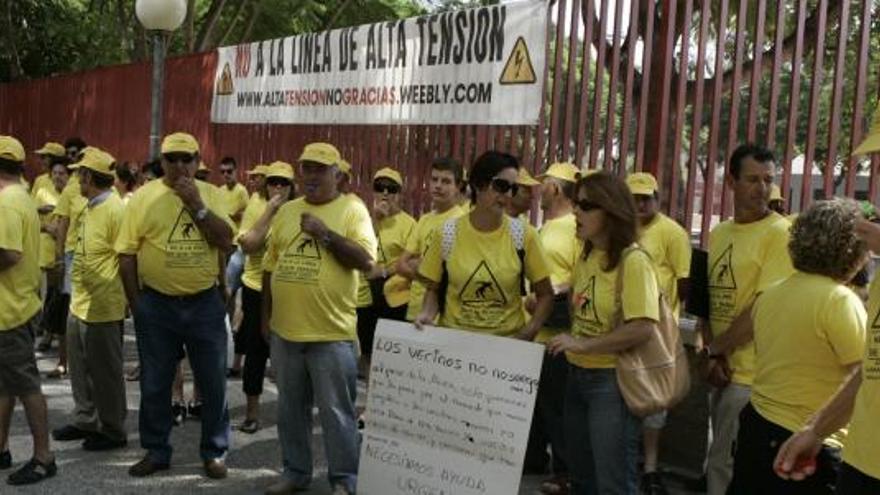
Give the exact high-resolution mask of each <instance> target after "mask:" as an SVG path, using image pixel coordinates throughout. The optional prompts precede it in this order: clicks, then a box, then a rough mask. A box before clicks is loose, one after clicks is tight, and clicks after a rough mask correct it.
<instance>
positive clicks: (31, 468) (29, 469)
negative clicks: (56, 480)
mask: <svg viewBox="0 0 880 495" xmlns="http://www.w3.org/2000/svg"><path fill="white" fill-rule="evenodd" d="M57 472H58V466H56V465H55V459H52V460H51V461H50V462H48V463H42V462H40V461H38V460H36V459H31V460H30V461H28V463H27V464H25V465H24V466H22V467H21V469H19V470H18V471H16V472H14V473H12V474H10V475H9V477H8V478H6V483H8V484H10V485H32V484H34V483H38V482H40V481H43V480H44V479H46V478H51V477H52V476H55V473H57Z"/></svg>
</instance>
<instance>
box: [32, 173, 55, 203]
mask: <svg viewBox="0 0 880 495" xmlns="http://www.w3.org/2000/svg"><path fill="white" fill-rule="evenodd" d="M43 188H46V189H51V190H53V191H54V190H55V184H52V177H50V176H49V174H48V173H42V174H40V175H38V176H37V177H36V178H34V186H33V187H32V188H31V196H33V197H34V198H36V197H37V193H39V192H40V190H41V189H43Z"/></svg>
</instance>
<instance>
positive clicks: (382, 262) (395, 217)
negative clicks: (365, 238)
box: [357, 167, 416, 374]
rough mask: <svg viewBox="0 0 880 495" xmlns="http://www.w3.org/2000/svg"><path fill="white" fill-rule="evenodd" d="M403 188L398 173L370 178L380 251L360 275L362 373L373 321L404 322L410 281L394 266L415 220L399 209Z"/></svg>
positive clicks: (388, 171) (369, 349) (370, 347)
mask: <svg viewBox="0 0 880 495" xmlns="http://www.w3.org/2000/svg"><path fill="white" fill-rule="evenodd" d="M402 188H403V177H402V176H401V175H400V172H398V171H397V170H394V169H392V168H388V167H386V168H383V169H381V170H379V171H378V172H376V174H375V175H374V176H373V211H372V213H373V230H374V231H375V232H376V237H377V240H378V244H379V250H378V253H377V258H376V265H375V267H374V268H373V271H372V272H370V273H368V274H362V275H361V278H360V285H359V286H358V310H357V315H358V323H357V327H358V328H357V330H358V340H359V341H360V345H361V359H362V361H361V366H362V370H363V371H364V373H365V374H367V373H368V372H369V369H370V356H371V355H372V351H373V335H374V334H375V333H376V321H377V320H378V319H379V318H386V319H389V320H397V321H405V320H406V310H407V302H409V280H407V279H405V278H403V277H400V276H397V275H396V274H395V265H396V264H397V260H398V259H400V256H401V255H402V254H403V252H404V251H405V250H406V243H407V242H408V241H409V238H410V236H411V235H412V233H413V229H415V226H416V221H415V219H413V217H411V216H410V215H409V213H407V212H405V211H403V210H401V208H400V196H401V190H402ZM386 287H387V289H386Z"/></svg>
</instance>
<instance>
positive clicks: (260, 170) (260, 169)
mask: <svg viewBox="0 0 880 495" xmlns="http://www.w3.org/2000/svg"><path fill="white" fill-rule="evenodd" d="M268 171H269V166H268V165H265V164H262V163H258V164H256V165H254V168H252V169H250V170H248V171H247V172H245V175H266V173H267V172H268Z"/></svg>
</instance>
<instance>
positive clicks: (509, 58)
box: [211, 0, 547, 125]
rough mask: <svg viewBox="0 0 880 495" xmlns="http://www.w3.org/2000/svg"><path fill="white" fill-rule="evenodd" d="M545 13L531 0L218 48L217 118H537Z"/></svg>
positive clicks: (517, 121) (506, 121)
mask: <svg viewBox="0 0 880 495" xmlns="http://www.w3.org/2000/svg"><path fill="white" fill-rule="evenodd" d="M546 22H547V4H546V3H545V2H544V1H542V0H528V1H523V2H516V3H506V4H501V5H493V6H489V7H479V8H474V9H466V10H457V11H452V12H445V13H441V14H434V15H430V16H425V17H414V18H409V19H401V20H396V21H389V22H382V23H377V24H368V25H363V26H356V27H350V28H344V29H334V30H332V31H325V32H320V33H309V34H302V35H298V36H291V37H287V38H280V39H274V40H267V41H260V42H257V43H250V44H246V45H239V46H230V47H223V48H219V49H218V50H217V52H218V60H217V73H216V77H215V79H214V81H215V83H214V99H213V104H212V108H211V121H212V122H218V123H287V124H496V125H532V124H537V123H538V115H539V112H540V109H541V91H542V85H543V74H544V64H545V60H544V53H545V48H546V43H547V41H546Z"/></svg>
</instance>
